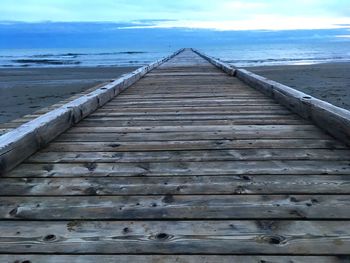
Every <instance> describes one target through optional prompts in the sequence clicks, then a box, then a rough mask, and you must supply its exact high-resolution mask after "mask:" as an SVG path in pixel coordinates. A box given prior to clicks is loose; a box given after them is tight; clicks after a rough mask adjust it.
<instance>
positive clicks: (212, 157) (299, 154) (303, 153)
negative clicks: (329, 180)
mask: <svg viewBox="0 0 350 263" xmlns="http://www.w3.org/2000/svg"><path fill="white" fill-rule="evenodd" d="M238 160H239V161H263V160H321V161H322V160H323V161H326V160H350V151H349V150H329V149H288V150H285V149H235V150H210V151H206V150H205V151H200V150H199V151H197V150H192V151H158V152H157V151H155V152H153V151H140V152H136V151H135V152H39V153H37V154H35V155H33V156H31V157H30V158H28V159H27V160H26V163H59V162H61V163H84V162H92V163H95V162H97V163H98V162H102V163H116V162H118V163H123V162H152V161H153V162H200V161H201V162H209V161H238Z"/></svg>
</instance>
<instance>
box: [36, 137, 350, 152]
mask: <svg viewBox="0 0 350 263" xmlns="http://www.w3.org/2000/svg"><path fill="white" fill-rule="evenodd" d="M261 148H265V149H296V148H301V149H346V147H345V146H344V145H343V144H340V143H338V142H337V141H334V140H321V139H320V140H319V139H278V138H277V139H259V140H249V139H248V140H199V141H139V142H122V141H110V142H53V143H51V144H50V145H49V146H47V147H46V148H44V149H43V150H42V151H45V152H60V151H63V152H67V151H79V152H100V151H103V152H128V151H164V150H168V151H180V150H181V151H184V150H189V151H191V150H214V149H221V150H232V149H261Z"/></svg>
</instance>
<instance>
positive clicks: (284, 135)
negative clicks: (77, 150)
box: [56, 130, 331, 142]
mask: <svg viewBox="0 0 350 263" xmlns="http://www.w3.org/2000/svg"><path fill="white" fill-rule="evenodd" d="M316 137H317V138H319V139H330V138H331V137H330V136H328V135H326V134H324V133H322V132H320V131H296V132H294V131H293V132H288V131H287V132H282V131H279V130H272V131H271V130H270V131H268V132H265V131H259V130H256V131H250V132H244V131H241V132H200V133H198V132H186V133H182V132H163V133H157V132H154V133H151V132H148V133H91V132H89V133H65V134H62V135H61V136H59V137H58V138H57V139H56V142H69V141H73V142H88V141H90V142H103V141H104V142H111V141H118V142H119V141H124V142H125V141H131V142H136V141H175V140H178V141H193V140H197V141H198V140H220V139H225V140H242V139H252V140H253V139H277V138H278V139H314V138H316Z"/></svg>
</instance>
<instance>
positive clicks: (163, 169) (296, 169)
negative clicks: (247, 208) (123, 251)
mask: <svg viewBox="0 0 350 263" xmlns="http://www.w3.org/2000/svg"><path fill="white" fill-rule="evenodd" d="M281 173H282V174H283V173H284V174H304V175H307V174H350V161H322V162H320V161H277V160H273V161H249V162H247V161H216V162H214V161H212V162H145V163H141V162H137V163H52V164H42V165H38V164H27V163H24V164H21V165H19V166H18V168H17V169H15V170H13V171H11V172H9V173H8V174H6V176H8V177H53V176H58V177H74V176H172V175H235V174H241V175H249V174H270V175H272V174H281Z"/></svg>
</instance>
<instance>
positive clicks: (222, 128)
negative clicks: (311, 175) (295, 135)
mask: <svg viewBox="0 0 350 263" xmlns="http://www.w3.org/2000/svg"><path fill="white" fill-rule="evenodd" d="M257 131H261V132H269V131H271V132H278V131H280V132H281V133H283V132H298V131H319V129H317V128H316V127H315V126H314V125H310V124H308V123H307V124H301V125H300V124H299V125H297V124H296V125H255V124H253V125H207V124H206V125H198V126H196V125H191V126H186V125H184V126H150V125H145V126H143V127H109V128H108V129H106V128H104V127H98V126H96V127H73V128H71V129H70V130H68V131H67V132H66V133H74V132H77V133H87V132H100V133H114V132H128V133H131V132H136V133H139V132H147V133H148V132H233V133H235V132H250V133H252V132H253V133H254V132H257Z"/></svg>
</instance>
